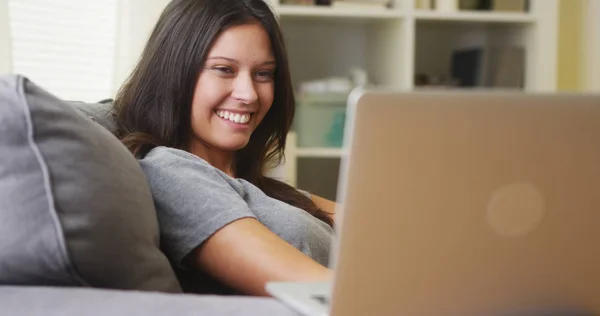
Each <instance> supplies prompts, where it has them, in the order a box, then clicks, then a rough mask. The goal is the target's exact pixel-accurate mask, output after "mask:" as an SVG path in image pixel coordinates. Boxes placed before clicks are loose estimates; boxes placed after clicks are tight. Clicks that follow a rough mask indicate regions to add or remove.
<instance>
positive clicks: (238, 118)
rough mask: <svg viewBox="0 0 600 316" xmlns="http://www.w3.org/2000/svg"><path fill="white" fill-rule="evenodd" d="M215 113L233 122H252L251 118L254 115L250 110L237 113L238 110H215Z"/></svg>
mask: <svg viewBox="0 0 600 316" xmlns="http://www.w3.org/2000/svg"><path fill="white" fill-rule="evenodd" d="M215 114H217V116H218V117H220V118H222V119H224V120H228V121H230V122H232V123H236V124H248V122H250V118H251V117H252V114H253V113H250V112H246V113H237V112H230V111H227V110H215Z"/></svg>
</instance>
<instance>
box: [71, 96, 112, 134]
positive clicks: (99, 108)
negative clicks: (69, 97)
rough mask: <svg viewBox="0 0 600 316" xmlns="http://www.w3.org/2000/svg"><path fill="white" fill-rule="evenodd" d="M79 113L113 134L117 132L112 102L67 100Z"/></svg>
mask: <svg viewBox="0 0 600 316" xmlns="http://www.w3.org/2000/svg"><path fill="white" fill-rule="evenodd" d="M68 103H69V104H70V105H72V106H73V107H74V108H76V109H77V110H78V111H79V112H81V114H83V115H84V116H86V117H87V118H89V119H90V120H92V121H94V122H96V123H98V124H99V125H100V126H102V127H104V128H106V129H107V130H108V131H109V132H111V133H112V134H113V135H115V134H116V133H117V123H116V122H115V118H114V117H113V111H112V109H113V103H112V102H106V103H86V102H79V101H71V102H68Z"/></svg>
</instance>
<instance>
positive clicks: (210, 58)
mask: <svg viewBox="0 0 600 316" xmlns="http://www.w3.org/2000/svg"><path fill="white" fill-rule="evenodd" d="M212 59H223V60H227V61H229V62H232V63H235V64H239V61H237V60H235V59H233V58H229V57H223V56H213V57H209V58H208V60H212ZM275 64H277V63H276V62H275V61H274V60H268V61H265V62H263V63H261V65H275Z"/></svg>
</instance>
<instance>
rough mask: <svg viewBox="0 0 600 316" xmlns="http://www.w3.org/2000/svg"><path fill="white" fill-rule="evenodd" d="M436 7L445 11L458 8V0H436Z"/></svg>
mask: <svg viewBox="0 0 600 316" xmlns="http://www.w3.org/2000/svg"><path fill="white" fill-rule="evenodd" d="M435 9H436V10H438V11H444V12H453V11H457V10H458V0H435Z"/></svg>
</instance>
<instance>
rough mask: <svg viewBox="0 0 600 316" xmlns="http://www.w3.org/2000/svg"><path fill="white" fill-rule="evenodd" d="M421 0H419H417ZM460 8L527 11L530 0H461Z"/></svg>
mask: <svg viewBox="0 0 600 316" xmlns="http://www.w3.org/2000/svg"><path fill="white" fill-rule="evenodd" d="M417 1H419V0H417ZM458 7H459V9H460V10H481V11H498V12H526V11H528V10H529V1H528V0H459V3H458Z"/></svg>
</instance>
